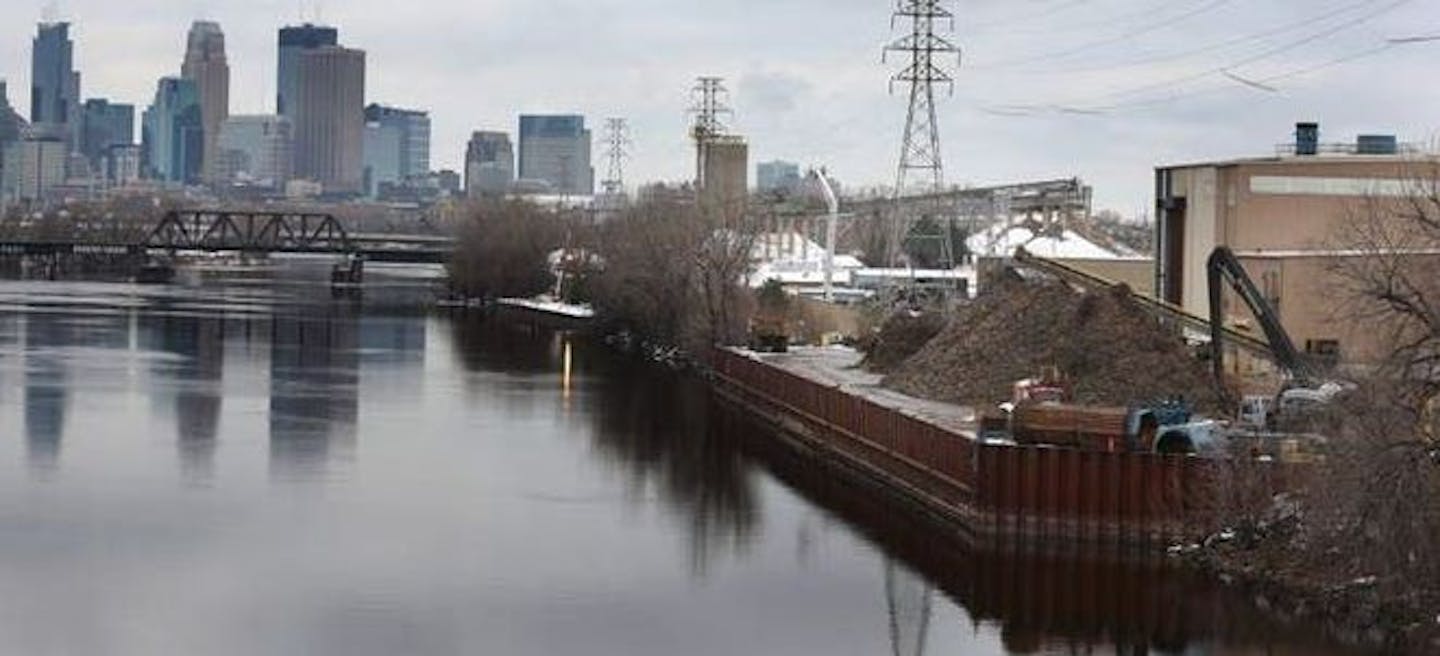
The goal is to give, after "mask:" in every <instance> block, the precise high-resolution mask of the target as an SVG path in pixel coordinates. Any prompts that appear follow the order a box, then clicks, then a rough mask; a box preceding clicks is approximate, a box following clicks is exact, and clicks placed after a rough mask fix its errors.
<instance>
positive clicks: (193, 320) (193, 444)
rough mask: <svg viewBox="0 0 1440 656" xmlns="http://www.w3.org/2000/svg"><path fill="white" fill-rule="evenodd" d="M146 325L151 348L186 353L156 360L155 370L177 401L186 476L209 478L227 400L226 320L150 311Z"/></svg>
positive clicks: (170, 397) (178, 433) (167, 392)
mask: <svg viewBox="0 0 1440 656" xmlns="http://www.w3.org/2000/svg"><path fill="white" fill-rule="evenodd" d="M141 330H142V333H143V334H144V335H143V337H142V342H143V343H144V344H145V345H146V346H147V347H151V348H156V349H158V350H160V351H162V352H165V353H171V354H174V355H177V356H180V358H181V359H180V360H179V361H178V362H172V361H169V360H163V359H161V360H155V364H154V365H153V372H152V375H154V377H155V379H156V382H157V383H158V385H157V386H156V389H158V390H160V394H161V395H162V396H164V397H166V398H165V400H166V401H173V412H174V414H175V430H176V443H177V445H178V448H179V452H180V466H181V468H182V470H183V472H184V474H185V476H186V477H187V478H190V479H199V480H208V479H209V478H210V477H211V476H212V474H213V471H214V460H215V443H216V438H217V435H218V434H219V431H220V411H221V406H222V405H223V400H222V399H223V390H222V389H221V384H222V383H221V381H222V378H223V376H224V368H225V320H224V319H223V318H221V317H213V316H186V315H167V316H158V317H157V316H151V315H146V316H145V317H143V318H142V319H141ZM169 410H170V408H167V411H169Z"/></svg>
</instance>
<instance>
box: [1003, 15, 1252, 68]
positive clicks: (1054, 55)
mask: <svg viewBox="0 0 1440 656" xmlns="http://www.w3.org/2000/svg"><path fill="white" fill-rule="evenodd" d="M1231 2H1232V0H1206V1H1205V2H1204V3H1203V4H1201V5H1200V6H1198V7H1194V8H1192V9H1190V10H1189V11H1187V12H1185V13H1183V14H1180V15H1178V16H1167V17H1165V18H1161V19H1157V20H1155V21H1152V22H1149V23H1145V24H1143V25H1141V26H1139V27H1134V28H1130V29H1129V30H1126V31H1124V32H1121V33H1120V34H1117V35H1115V36H1112V37H1107V38H1104V39H1099V40H1096V41H1091V42H1089V43H1084V44H1081V45H1078V46H1075V47H1072V48H1066V49H1064V50H1057V51H1054V52H1047V53H1041V54H1039V55H1034V56H1030V57H1021V58H1018V59H1011V60H1009V61H1001V62H997V63H994V64H989V65H985V66H977V67H976V69H977V70H995V69H1002V68H1010V67H1013V66H1018V65H1021V64H1033V63H1036V62H1044V61H1052V60H1055V59H1064V58H1066V57H1071V56H1073V55H1078V54H1080V53H1084V52H1089V51H1091V50H1095V49H1097V48H1103V47H1105V46H1108V45H1112V44H1116V43H1121V42H1124V41H1128V40H1130V39H1133V38H1135V37H1137V36H1140V35H1142V34H1146V33H1148V32H1153V31H1155V30H1157V29H1160V28H1162V27H1165V26H1168V25H1172V24H1175V23H1180V22H1183V21H1186V20H1189V19H1191V18H1194V17H1196V16H1200V15H1202V14H1207V13H1210V12H1212V11H1215V10H1216V9H1219V8H1221V7H1223V6H1225V5H1228V4H1230V3H1231Z"/></svg>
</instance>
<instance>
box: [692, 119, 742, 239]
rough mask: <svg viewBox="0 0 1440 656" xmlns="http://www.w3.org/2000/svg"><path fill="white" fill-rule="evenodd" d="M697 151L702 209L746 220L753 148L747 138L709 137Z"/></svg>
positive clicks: (730, 136)
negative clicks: (751, 149)
mask: <svg viewBox="0 0 1440 656" xmlns="http://www.w3.org/2000/svg"><path fill="white" fill-rule="evenodd" d="M698 148H699V157H700V162H701V164H700V179H699V180H698V183H699V184H698V187H699V189H698V191H699V201H700V206H701V207H703V208H712V209H714V210H715V211H719V212H722V213H723V214H724V215H725V216H726V217H727V218H731V219H734V218H738V217H740V216H743V215H744V214H745V205H746V203H745V201H746V197H747V196H748V195H749V174H750V160H749V157H750V146H749V145H748V144H747V143H746V142H745V139H744V137H740V136H736V135H729V134H726V135H710V136H707V137H706V138H705V139H703V140H701V141H700V142H699V143H698Z"/></svg>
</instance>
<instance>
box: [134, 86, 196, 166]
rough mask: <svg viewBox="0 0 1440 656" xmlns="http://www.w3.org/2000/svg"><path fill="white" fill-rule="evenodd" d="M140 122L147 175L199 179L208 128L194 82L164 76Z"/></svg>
mask: <svg viewBox="0 0 1440 656" xmlns="http://www.w3.org/2000/svg"><path fill="white" fill-rule="evenodd" d="M141 122H142V124H143V125H142V128H141V132H142V134H143V137H142V142H143V143H144V149H143V150H142V159H143V160H144V163H143V164H142V168H143V169H144V170H145V174H146V176H147V177H150V178H153V179H156V180H162V181H166V182H180V183H185V184H194V183H196V182H199V180H200V164H201V157H202V152H203V151H204V148H205V144H204V131H205V128H204V123H203V119H202V116H201V113H200V91H199V89H198V88H197V87H196V86H195V82H194V81H192V80H185V79H181V78H174V77H167V78H161V80H160V82H159V84H158V85H157V86H156V89H155V101H154V102H153V103H151V105H150V108H149V109H146V110H145V116H144V118H143V119H142V121H141Z"/></svg>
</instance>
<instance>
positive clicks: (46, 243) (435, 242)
mask: <svg viewBox="0 0 1440 656" xmlns="http://www.w3.org/2000/svg"><path fill="white" fill-rule="evenodd" d="M136 234H137V235H142V236H141V237H139V238H135V239H126V238H117V237H113V236H88V235H85V234H83V233H82V234H77V235H72V236H68V237H59V238H34V239H30V238H5V237H0V255H10V256H15V255H21V256H64V255H78V256H87V255H88V256H144V255H149V254H156V253H169V254H172V255H173V254H177V253H181V252H203V253H222V252H234V253H243V254H254V255H263V254H277V253H286V254H314V255H325V254H333V255H339V256H349V257H354V258H358V259H361V260H364V261H369V262H392V263H413V264H444V263H446V262H449V261H450V256H451V254H452V252H453V251H454V246H455V242H454V240H453V239H451V238H449V237H438V236H421V235H392V234H352V233H350V232H348V231H347V230H346V229H345V226H344V225H342V224H341V223H340V221H339V220H337V219H336V218H335V217H334V216H331V215H329V214H317V213H304V212H245V211H224V210H189V211H173V212H170V213H168V214H166V215H165V217H164V219H162V220H161V221H160V223H159V224H158V225H156V226H154V227H153V228H150V229H149V230H148V231H144V230H142V231H137V232H136Z"/></svg>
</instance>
